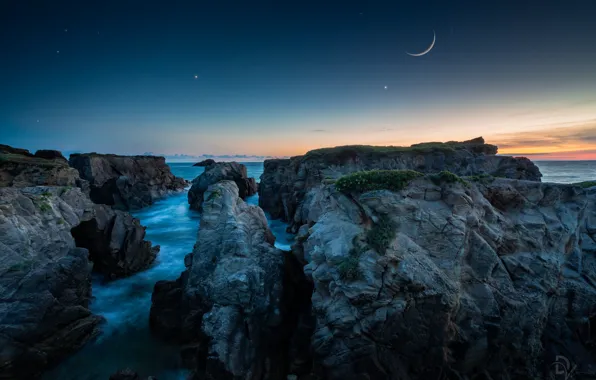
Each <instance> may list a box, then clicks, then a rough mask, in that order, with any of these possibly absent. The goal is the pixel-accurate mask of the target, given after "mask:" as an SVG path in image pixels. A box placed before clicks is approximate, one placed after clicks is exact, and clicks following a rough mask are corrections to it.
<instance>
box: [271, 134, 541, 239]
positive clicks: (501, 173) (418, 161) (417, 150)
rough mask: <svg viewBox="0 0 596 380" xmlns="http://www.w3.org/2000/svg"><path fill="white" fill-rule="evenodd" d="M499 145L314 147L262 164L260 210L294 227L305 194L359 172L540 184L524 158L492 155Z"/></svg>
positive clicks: (473, 142)
mask: <svg viewBox="0 0 596 380" xmlns="http://www.w3.org/2000/svg"><path fill="white" fill-rule="evenodd" d="M496 152H497V147H496V146H494V145H490V144H485V143H484V139H482V138H481V137H480V138H477V139H473V140H469V141H464V142H448V143H423V144H415V145H412V146H411V147H408V148H404V147H375V146H362V145H356V146H343V147H336V148H325V149H317V150H313V151H310V152H308V153H307V154H306V155H304V156H296V157H292V158H290V159H276V160H266V161H265V163H264V172H263V174H262V175H261V181H260V184H259V206H261V207H262V208H263V210H265V211H266V212H268V213H270V215H271V216H272V217H273V218H281V219H283V220H285V221H288V222H290V223H291V224H292V226H291V227H292V228H291V229H292V231H293V232H296V231H297V229H298V228H299V227H300V226H301V225H302V224H304V223H303V222H304V221H303V220H300V219H298V220H295V217H296V215H295V213H296V210H297V209H298V208H299V206H300V204H301V203H302V201H303V200H304V196H305V195H306V194H307V193H308V191H309V190H310V189H312V188H314V187H317V186H320V185H321V184H328V183H332V182H333V181H335V180H337V179H338V178H339V177H341V176H343V175H345V174H348V173H352V172H356V171H362V170H372V169H399V170H403V169H410V170H416V171H419V172H422V173H435V172H441V171H444V170H447V171H450V172H452V173H455V174H457V175H459V176H473V175H482V174H486V175H492V176H495V177H507V178H514V179H524V180H532V181H540V178H541V177H542V174H541V173H540V171H539V170H538V167H537V166H536V165H534V164H533V163H532V162H531V161H530V160H528V159H527V158H514V157H508V156H496V155H495V154H496Z"/></svg>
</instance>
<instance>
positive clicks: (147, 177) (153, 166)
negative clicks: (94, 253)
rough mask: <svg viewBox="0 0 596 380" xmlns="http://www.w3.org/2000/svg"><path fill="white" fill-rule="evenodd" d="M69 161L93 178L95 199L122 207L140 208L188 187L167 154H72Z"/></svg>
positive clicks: (98, 201)
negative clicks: (178, 175)
mask: <svg viewBox="0 0 596 380" xmlns="http://www.w3.org/2000/svg"><path fill="white" fill-rule="evenodd" d="M69 162H70V165H71V166H72V167H74V168H75V169H77V170H78V172H79V174H80V176H81V178H83V179H85V180H87V181H89V184H90V188H91V191H90V196H91V200H92V201H93V202H95V203H98V204H106V205H110V206H113V207H114V208H116V209H119V210H135V209H140V208H142V207H145V206H148V205H151V204H153V203H154V202H155V201H156V200H158V199H160V198H163V197H164V196H166V195H167V194H168V193H170V192H173V191H181V190H183V189H184V188H185V187H186V181H185V180H184V179H182V178H178V177H176V176H174V175H173V174H172V173H171V171H170V167H169V166H168V165H167V164H166V162H165V158H164V157H154V156H117V155H113V154H97V153H88V154H72V155H71V156H70V160H69Z"/></svg>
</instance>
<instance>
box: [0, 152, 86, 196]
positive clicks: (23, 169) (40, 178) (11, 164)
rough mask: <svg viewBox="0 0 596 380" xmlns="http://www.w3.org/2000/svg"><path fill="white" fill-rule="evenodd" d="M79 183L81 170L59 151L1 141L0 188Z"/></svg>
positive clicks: (72, 184)
mask: <svg viewBox="0 0 596 380" xmlns="http://www.w3.org/2000/svg"><path fill="white" fill-rule="evenodd" d="M29 186H73V187H74V186H79V187H84V184H83V183H82V181H81V180H80V179H79V173H78V172H77V171H76V170H75V169H73V168H71V167H70V166H68V162H67V161H66V159H65V158H64V157H63V156H62V154H61V153H60V152H58V151H48V150H39V151H37V152H36V153H35V155H33V154H31V153H30V152H29V151H28V150H26V149H19V148H13V147H10V146H8V145H1V144H0V187H29Z"/></svg>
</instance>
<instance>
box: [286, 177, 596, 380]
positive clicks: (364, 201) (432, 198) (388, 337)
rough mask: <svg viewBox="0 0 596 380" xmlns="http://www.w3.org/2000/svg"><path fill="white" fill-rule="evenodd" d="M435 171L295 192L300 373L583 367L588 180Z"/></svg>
mask: <svg viewBox="0 0 596 380" xmlns="http://www.w3.org/2000/svg"><path fill="white" fill-rule="evenodd" d="M445 178H449V180H441V179H440V177H433V176H430V175H427V176H425V177H421V178H418V179H413V180H412V181H411V182H410V183H409V185H407V186H406V187H405V188H403V189H402V190H396V191H388V190H376V191H370V192H366V193H354V192H349V193H347V194H344V193H340V192H338V191H337V190H336V189H335V187H334V186H333V185H329V186H325V185H320V186H318V187H315V188H312V189H311V190H310V191H309V193H308V194H307V195H306V196H305V198H304V199H305V201H304V204H303V207H302V210H301V212H302V215H301V219H302V220H304V221H305V224H304V225H303V226H302V227H301V228H300V230H299V235H298V237H297V239H296V241H297V243H296V244H295V246H294V252H295V254H296V255H298V256H302V257H304V259H305V260H306V261H307V262H308V264H307V265H306V266H305V269H304V270H305V272H306V274H307V275H308V276H309V277H311V278H312V281H313V283H314V289H315V290H314V293H313V295H312V310H313V313H314V314H315V316H316V331H315V333H314V334H313V335H312V340H311V343H312V350H313V355H314V360H315V362H314V366H313V372H314V374H315V375H318V376H320V377H322V378H328V379H356V378H370V379H429V378H459V379H471V378H492V379H514V378H525V379H542V378H549V376H551V375H554V376H557V375H560V374H561V372H560V370H561V368H562V367H563V366H565V369H566V370H568V371H571V370H572V369H573V368H575V369H574V371H575V372H574V373H575V374H578V376H580V375H579V374H581V375H582V376H584V377H586V378H588V377H593V376H595V375H596V366H595V364H596V350H595V348H594V344H593V340H594V336H593V335H594V334H593V330H594V323H595V322H596V308H595V305H596V280H595V278H596V243H595V241H596V224H595V223H596V204H595V201H596V190H593V189H588V190H583V189H581V188H579V187H574V186H571V185H555V184H545V183H540V182H531V181H520V180H510V179H501V178H490V177H482V178H478V179H477V181H476V182H474V181H472V180H471V179H467V180H466V179H463V180H462V179H459V178H457V177H454V176H450V177H447V176H445ZM565 361H566V362H565ZM554 363H558V364H554ZM557 366H558V368H559V372H556V373H553V372H552V371H554V370H556V369H557V368H556V367H557ZM575 366H577V367H575ZM567 373H568V372H567Z"/></svg>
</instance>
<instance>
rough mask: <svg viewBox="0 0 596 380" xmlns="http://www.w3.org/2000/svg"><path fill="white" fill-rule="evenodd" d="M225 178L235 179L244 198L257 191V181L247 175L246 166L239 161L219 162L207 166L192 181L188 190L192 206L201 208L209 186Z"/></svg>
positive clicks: (241, 196) (189, 201) (196, 208)
mask: <svg viewBox="0 0 596 380" xmlns="http://www.w3.org/2000/svg"><path fill="white" fill-rule="evenodd" d="M223 180H230V181H234V182H235V183H236V186H237V187H238V194H239V196H240V198H242V199H245V198H246V197H248V196H251V195H253V194H256V192H257V183H256V181H255V179H254V178H248V177H247V171H246V166H244V165H242V164H239V163H237V162H217V163H215V164H213V165H210V166H208V167H206V168H205V171H204V172H203V173H202V174H201V175H200V176H198V177H197V178H195V179H194V180H193V181H192V186H191V188H190V190H189V191H188V203H189V204H190V208H192V209H195V210H199V209H200V208H201V205H202V204H203V194H204V193H205V191H207V188H208V187H209V186H210V185H213V184H215V183H217V182H219V181H223Z"/></svg>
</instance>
